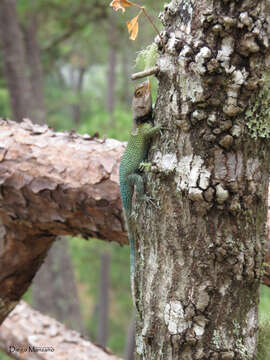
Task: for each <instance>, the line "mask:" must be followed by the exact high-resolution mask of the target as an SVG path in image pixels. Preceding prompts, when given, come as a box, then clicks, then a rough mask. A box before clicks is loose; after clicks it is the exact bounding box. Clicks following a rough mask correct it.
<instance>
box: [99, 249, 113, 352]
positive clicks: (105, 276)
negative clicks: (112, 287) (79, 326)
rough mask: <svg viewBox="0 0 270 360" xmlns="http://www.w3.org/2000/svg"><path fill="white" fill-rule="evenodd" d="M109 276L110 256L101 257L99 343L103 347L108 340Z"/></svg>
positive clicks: (104, 254) (105, 254)
mask: <svg viewBox="0 0 270 360" xmlns="http://www.w3.org/2000/svg"><path fill="white" fill-rule="evenodd" d="M109 274H110V255H109V254H108V253H106V252H105V253H103V254H102V255H101V271H100V286H99V306H98V338H97V342H98V344H99V345H101V346H103V347H104V346H106V344H107V338H108V319H109V303H110V301H109Z"/></svg>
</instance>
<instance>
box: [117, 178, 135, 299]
mask: <svg viewBox="0 0 270 360" xmlns="http://www.w3.org/2000/svg"><path fill="white" fill-rule="evenodd" d="M120 191H121V199H122V203H123V208H124V215H125V220H126V226H127V232H128V240H129V246H130V250H129V251H130V283H131V295H132V300H133V304H134V305H135V287H134V277H135V241H134V236H133V232H132V224H131V219H130V217H131V211H132V195H133V188H132V186H129V185H127V184H122V183H121V181H120Z"/></svg>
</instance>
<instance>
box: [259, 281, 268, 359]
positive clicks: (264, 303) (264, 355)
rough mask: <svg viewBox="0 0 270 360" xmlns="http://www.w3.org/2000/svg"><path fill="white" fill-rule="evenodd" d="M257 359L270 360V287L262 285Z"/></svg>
mask: <svg viewBox="0 0 270 360" xmlns="http://www.w3.org/2000/svg"><path fill="white" fill-rule="evenodd" d="M259 310H260V311H259V319H260V321H259V333H258V351H257V358H256V360H270V288H269V287H267V286H263V285H262V286H261V296H260V307H259Z"/></svg>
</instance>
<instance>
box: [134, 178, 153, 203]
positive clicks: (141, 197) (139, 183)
mask: <svg viewBox="0 0 270 360" xmlns="http://www.w3.org/2000/svg"><path fill="white" fill-rule="evenodd" d="M128 182H129V184H131V185H132V186H134V185H136V200H138V201H146V202H147V203H149V204H151V205H153V206H155V207H156V204H155V201H154V200H153V199H152V198H151V197H150V196H147V195H146V194H145V192H144V183H143V178H142V177H141V175H139V174H131V175H129V176H128Z"/></svg>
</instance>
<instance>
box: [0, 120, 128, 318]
mask: <svg viewBox="0 0 270 360" xmlns="http://www.w3.org/2000/svg"><path fill="white" fill-rule="evenodd" d="M123 150H124V145H123V144H122V143H120V142H119V141H116V140H113V139H108V140H106V141H101V140H98V139H93V138H91V137H90V136H88V135H85V136H80V135H77V134H74V133H55V132H53V131H52V130H50V129H49V128H48V127H47V126H39V125H33V124H32V123H31V122H30V121H29V120H27V121H24V122H23V123H21V124H18V123H15V122H13V121H4V120H0V184H1V188H0V217H1V220H2V224H3V226H2V227H0V235H1V238H2V244H1V247H0V288H1V293H0V323H1V321H3V319H4V318H5V317H6V316H7V314H8V313H9V312H10V311H11V310H12V309H13V308H14V306H15V305H16V304H17V302H18V300H19V299H20V298H21V296H22V295H23V294H24V292H25V291H26V289H27V288H28V286H29V285H30V284H31V280H32V278H33V277H34V275H35V273H36V271H37V270H38V269H39V267H40V265H41V263H42V262H43V260H44V258H45V256H46V253H47V251H48V250H49V248H50V246H51V244H52V243H53V241H54V240H55V238H56V237H57V236H58V235H68V234H70V235H78V234H81V235H82V236H83V237H85V238H89V237H95V238H99V239H104V240H106V241H116V242H118V243H120V244H126V243H127V236H126V233H125V226H124V219H123V217H122V209H121V201H120V192H119V183H118V168H119V162H120V157H121V155H122V153H123Z"/></svg>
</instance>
